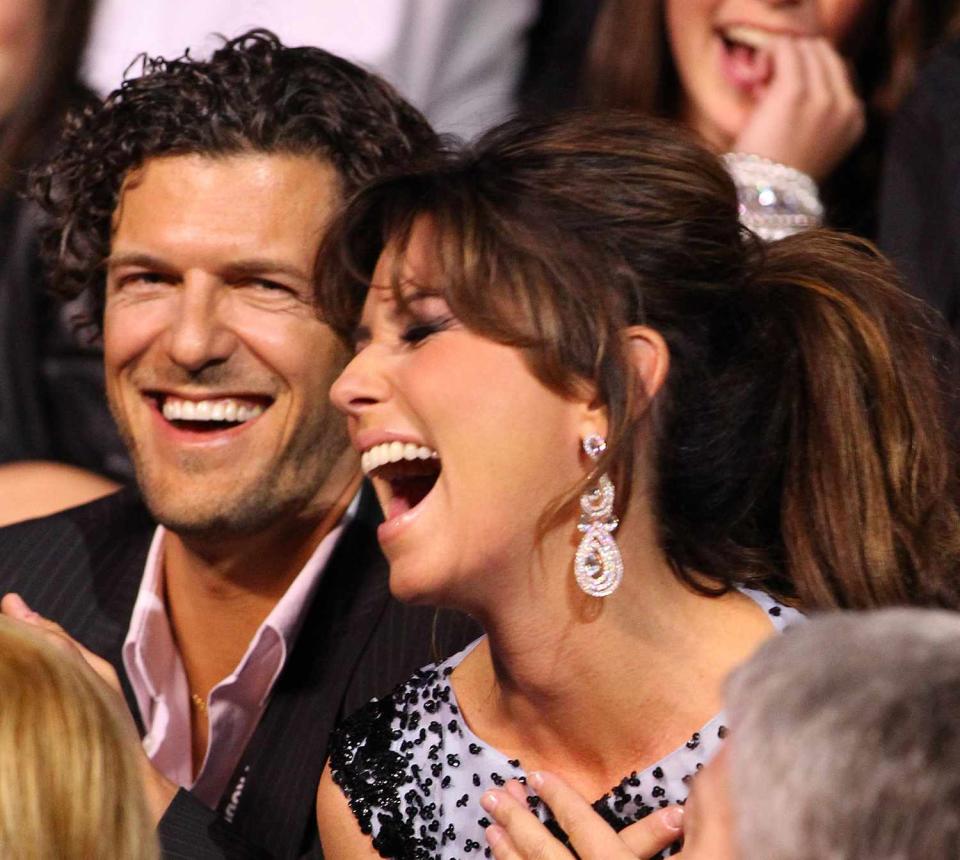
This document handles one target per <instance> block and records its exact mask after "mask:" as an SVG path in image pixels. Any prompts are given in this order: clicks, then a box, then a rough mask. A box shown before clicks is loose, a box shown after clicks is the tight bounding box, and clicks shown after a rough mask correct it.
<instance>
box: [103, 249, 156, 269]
mask: <svg viewBox="0 0 960 860" xmlns="http://www.w3.org/2000/svg"><path fill="white" fill-rule="evenodd" d="M104 265H105V266H106V268H108V269H116V268H119V267H120V266H136V267H138V268H141V269H161V270H164V269H169V268H170V264H169V263H166V262H164V261H163V260H161V259H160V258H159V257H154V256H152V255H151V254H143V253H141V252H139V251H126V252H120V253H119V254H111V255H110V256H109V257H107V259H106V260H105V261H104Z"/></svg>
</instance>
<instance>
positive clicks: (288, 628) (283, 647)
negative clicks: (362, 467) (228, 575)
mask: <svg viewBox="0 0 960 860" xmlns="http://www.w3.org/2000/svg"><path fill="white" fill-rule="evenodd" d="M359 505H360V491H358V492H357V494H356V495H355V496H354V497H353V499H352V501H351V502H350V505H349V506H348V507H347V510H346V512H345V513H344V515H343V516H342V517H341V519H340V521H339V522H338V523H337V525H336V526H335V527H334V528H333V529H331V530H330V532H329V533H328V534H327V535H326V536H325V537H324V538H323V540H321V541H320V543H319V544H318V545H317V548H316V549H315V550H314V551H313V554H312V555H311V556H310V558H309V559H307V562H306V564H305V565H304V566H303V568H302V569H301V570H300V572H299V573H298V574H297V576H296V578H295V579H294V581H293V582H292V583H291V584H290V586H289V588H287V590H286V592H285V593H284V595H283V597H281V598H280V600H279V601H277V604H276V605H275V606H274V607H273V609H272V610H271V611H270V614H269V615H267V617H266V618H265V619H264V621H263V623H262V624H261V625H260V627H259V628H258V629H257V631H256V633H254V635H253V638H252V639H251V641H250V645H249V647H248V648H247V651H246V653H245V654H244V656H243V658H242V659H241V660H240V663H239V664H238V665H237V668H236V669H235V670H234V671H233V673H232V674H231V675H230V676H229V678H228V679H224V680H225V681H226V680H230V679H234V680H235V679H236V678H237V677H239V676H242V675H243V674H244V670H245V669H246V668H247V667H248V666H249V665H251V664H252V663H254V662H260V661H263V660H266V661H269V663H270V664H271V665H270V666H269V667H268V673H269V675H270V679H271V680H270V683H269V684H268V685H267V687H266V689H264V690H262V691H261V693H260V695H259V696H258V699H259V700H260V703H262V702H263V701H265V700H266V698H267V697H268V696H269V694H270V692H271V690H272V689H273V684H274V682H275V681H276V678H277V676H278V675H279V674H280V671H281V669H282V668H283V666H284V664H285V663H286V659H287V655H288V653H289V652H290V650H292V648H293V645H294V643H295V642H296V639H297V636H298V635H299V633H300V628H301V627H302V626H303V621H304V618H305V617H306V613H307V609H308V607H309V606H310V603H311V601H312V599H313V596H314V594H315V593H316V590H317V588H318V587H319V585H320V580H321V579H322V575H323V570H324V568H325V567H326V565H327V563H328V562H329V560H330V557H331V555H332V554H333V551H334V549H335V548H336V545H337V542H338V541H339V539H340V536H341V535H342V534H343V531H344V529H345V528H346V527H347V525H348V524H349V523H350V522H352V521H353V519H354V518H355V517H356V514H357V510H358V508H359ZM165 536H166V529H165V528H164V527H163V526H161V525H158V526H157V528H156V531H155V532H154V535H153V540H152V541H151V543H150V550H149V552H148V553H147V560H146V564H145V565H144V572H143V577H142V579H141V580H140V589H139V591H138V592H137V599H136V601H135V603H134V607H133V613H132V614H131V617H130V626H129V628H128V630H127V636H126V639H125V640H124V643H123V651H122V654H123V662H124V667H125V668H126V670H127V675H128V676H129V678H130V681H131V685H132V687H133V689H134V692H135V694H136V698H137V704H138V706H139V707H140V713H141V715H142V716H143V718H144V720H145V721H146V722H149V720H150V714H151V713H152V710H153V702H154V701H155V700H156V699H157V698H158V696H160V695H161V690H162V689H163V688H164V687H165V684H164V681H163V679H169V678H171V677H172V676H173V674H174V673H175V671H176V668H177V667H178V666H179V662H180V655H179V653H178V652H177V649H176V645H175V643H174V638H173V633H172V631H171V629H170V622H169V619H168V617H167V612H166V606H165V604H164V600H163V576H164V571H163V555H164V554H163V545H164V540H165ZM262 668H267V667H262Z"/></svg>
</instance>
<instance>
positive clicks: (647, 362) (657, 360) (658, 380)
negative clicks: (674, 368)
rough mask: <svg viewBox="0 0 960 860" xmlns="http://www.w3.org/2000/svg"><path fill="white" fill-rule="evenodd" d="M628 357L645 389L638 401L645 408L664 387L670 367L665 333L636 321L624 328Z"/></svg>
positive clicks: (638, 380)
mask: <svg viewBox="0 0 960 860" xmlns="http://www.w3.org/2000/svg"><path fill="white" fill-rule="evenodd" d="M624 337H625V338H626V352H627V360H628V361H629V362H630V363H631V364H632V365H633V369H634V372H635V373H636V379H637V383H638V384H639V385H640V386H641V387H642V390H641V391H639V392H636V393H637V394H638V395H640V398H639V402H640V403H642V404H643V409H644V411H645V410H646V409H647V408H648V407H649V405H650V403H651V401H652V400H653V399H654V398H655V397H656V396H657V393H658V392H659V391H660V389H661V388H662V387H663V383H664V382H665V381H666V378H667V372H668V371H669V370H670V348H669V347H668V346H667V342H666V341H665V340H664V339H663V335H661V334H660V332H658V331H657V330H656V329H652V328H650V327H649V326H645V325H633V326H630V327H629V328H628V329H626V330H625V331H624Z"/></svg>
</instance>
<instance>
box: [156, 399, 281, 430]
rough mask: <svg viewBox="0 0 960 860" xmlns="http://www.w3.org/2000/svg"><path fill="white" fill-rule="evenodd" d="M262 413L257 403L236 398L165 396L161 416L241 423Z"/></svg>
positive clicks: (169, 418)
mask: <svg viewBox="0 0 960 860" xmlns="http://www.w3.org/2000/svg"><path fill="white" fill-rule="evenodd" d="M262 414H263V407H262V406H260V405H259V404H250V405H247V404H244V403H237V401H236V400H230V399H221V400H179V399H178V398H176V397H167V398H166V399H165V400H164V401H163V417H164V418H166V419H167V421H230V422H235V423H239V424H242V423H243V422H244V421H249V420H250V419H252V418H256V417H257V416H258V415H262Z"/></svg>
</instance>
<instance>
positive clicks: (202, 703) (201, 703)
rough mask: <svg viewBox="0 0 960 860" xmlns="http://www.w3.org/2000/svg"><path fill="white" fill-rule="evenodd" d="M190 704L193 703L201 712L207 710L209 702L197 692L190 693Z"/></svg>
mask: <svg viewBox="0 0 960 860" xmlns="http://www.w3.org/2000/svg"><path fill="white" fill-rule="evenodd" d="M190 704H191V705H193V706H194V707H195V708H196V709H197V710H198V711H200V712H201V713H204V714H205V713H206V712H207V702H206V699H201V698H200V696H198V695H197V694H196V693H191V694H190Z"/></svg>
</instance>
